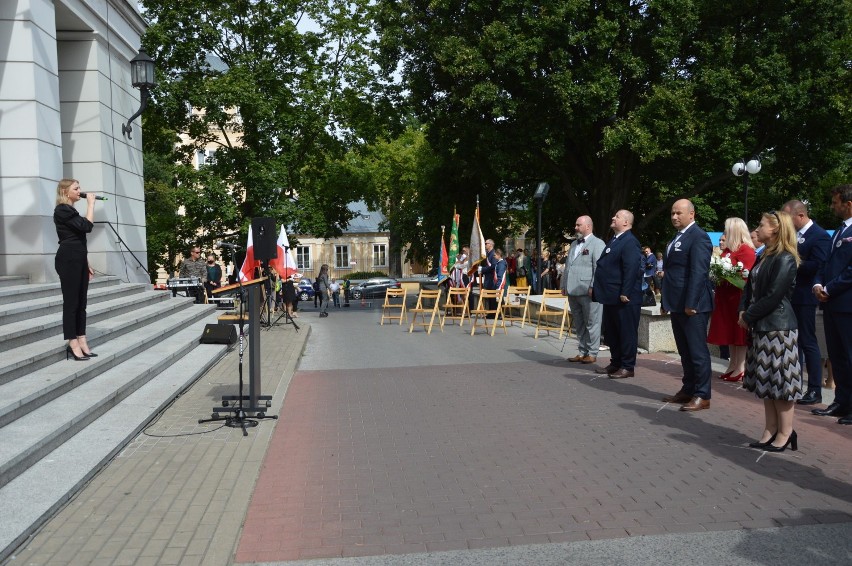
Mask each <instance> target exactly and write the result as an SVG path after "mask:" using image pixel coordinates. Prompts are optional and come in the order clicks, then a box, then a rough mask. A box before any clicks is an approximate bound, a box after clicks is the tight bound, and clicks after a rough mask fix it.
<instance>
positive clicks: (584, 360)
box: [580, 356, 598, 364]
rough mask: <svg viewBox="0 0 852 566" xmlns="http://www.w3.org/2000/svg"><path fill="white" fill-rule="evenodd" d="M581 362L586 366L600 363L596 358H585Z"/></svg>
mask: <svg viewBox="0 0 852 566" xmlns="http://www.w3.org/2000/svg"><path fill="white" fill-rule="evenodd" d="M580 361H581V362H582V363H584V364H593V363H595V362H596V361H598V359H597V358H596V357H594V356H583V359H581V360H580Z"/></svg>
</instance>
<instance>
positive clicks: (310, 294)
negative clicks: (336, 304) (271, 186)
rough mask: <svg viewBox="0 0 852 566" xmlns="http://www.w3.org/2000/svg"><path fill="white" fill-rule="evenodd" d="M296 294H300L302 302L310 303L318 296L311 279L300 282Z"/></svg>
mask: <svg viewBox="0 0 852 566" xmlns="http://www.w3.org/2000/svg"><path fill="white" fill-rule="evenodd" d="M296 292H297V293H298V294H299V300H300V301H310V300H311V299H313V298H314V295H315V294H316V293H315V292H314V285H313V283H311V280H310V279H302V280H301V281H299V288H298V289H296Z"/></svg>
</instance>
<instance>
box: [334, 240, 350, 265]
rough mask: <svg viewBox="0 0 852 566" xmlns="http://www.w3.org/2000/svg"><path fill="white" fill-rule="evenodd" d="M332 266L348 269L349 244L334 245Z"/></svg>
mask: <svg viewBox="0 0 852 566" xmlns="http://www.w3.org/2000/svg"><path fill="white" fill-rule="evenodd" d="M334 267H336V268H337V269H349V246H334Z"/></svg>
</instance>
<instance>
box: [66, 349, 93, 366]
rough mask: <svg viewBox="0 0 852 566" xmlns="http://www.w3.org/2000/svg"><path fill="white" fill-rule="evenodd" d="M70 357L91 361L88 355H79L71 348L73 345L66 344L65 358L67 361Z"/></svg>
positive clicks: (76, 359) (78, 360) (80, 360)
mask: <svg viewBox="0 0 852 566" xmlns="http://www.w3.org/2000/svg"><path fill="white" fill-rule="evenodd" d="M69 357H73V358H74V361H77V362H88V361H89V358H87V357H86V356H83V357H77V354H75V353H74V350H72V349H71V346H69V345H66V346H65V360H66V361H67V360H68V358H69Z"/></svg>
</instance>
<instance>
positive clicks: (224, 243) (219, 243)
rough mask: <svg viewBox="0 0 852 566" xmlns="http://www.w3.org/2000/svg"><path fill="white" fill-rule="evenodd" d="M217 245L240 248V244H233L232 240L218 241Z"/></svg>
mask: <svg viewBox="0 0 852 566" xmlns="http://www.w3.org/2000/svg"><path fill="white" fill-rule="evenodd" d="M216 246H218V247H220V248H234V249H239V248H240V246H238V245H237V244H232V243H230V242H216Z"/></svg>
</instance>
